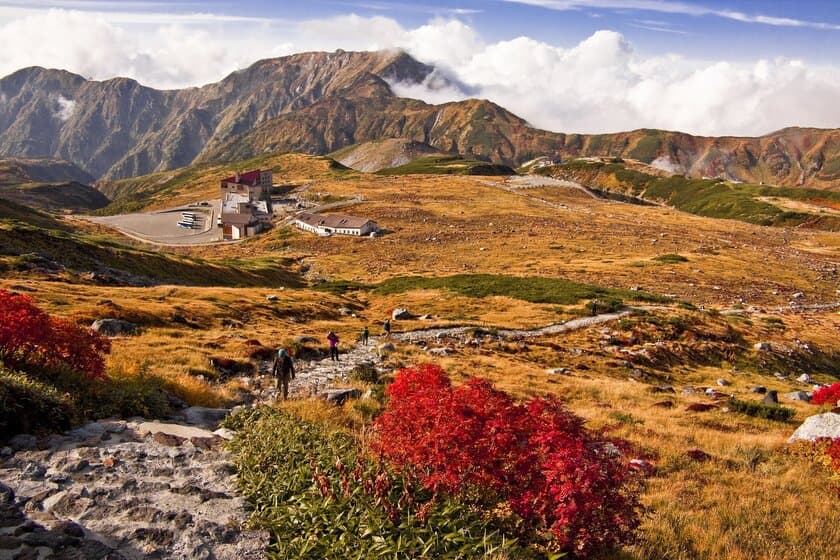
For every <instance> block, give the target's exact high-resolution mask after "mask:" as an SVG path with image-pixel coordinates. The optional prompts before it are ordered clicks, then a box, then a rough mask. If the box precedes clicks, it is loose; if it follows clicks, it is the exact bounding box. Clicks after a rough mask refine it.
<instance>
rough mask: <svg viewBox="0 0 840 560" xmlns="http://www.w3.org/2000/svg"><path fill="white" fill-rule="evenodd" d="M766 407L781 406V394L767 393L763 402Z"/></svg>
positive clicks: (776, 392) (775, 392)
mask: <svg viewBox="0 0 840 560" xmlns="http://www.w3.org/2000/svg"><path fill="white" fill-rule="evenodd" d="M761 402H763V403H764V404H766V405H770V406H773V405H776V404H779V392H778V391H767V394H766V395H764V399H763V400H762V401H761Z"/></svg>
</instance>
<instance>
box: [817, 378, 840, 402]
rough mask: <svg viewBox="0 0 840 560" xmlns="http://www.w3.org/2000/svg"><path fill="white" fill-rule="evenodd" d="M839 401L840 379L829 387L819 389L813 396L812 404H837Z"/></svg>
mask: <svg viewBox="0 0 840 560" xmlns="http://www.w3.org/2000/svg"><path fill="white" fill-rule="evenodd" d="M837 401H840V381H838V382H837V383H834V384H833V385H829V386H828V387H822V388H820V389H817V390H816V391H814V394H813V396H812V397H811V404H830V405H835V404H837Z"/></svg>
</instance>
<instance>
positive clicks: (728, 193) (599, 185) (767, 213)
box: [535, 160, 840, 231]
mask: <svg viewBox="0 0 840 560" xmlns="http://www.w3.org/2000/svg"><path fill="white" fill-rule="evenodd" d="M634 167H638V166H634ZM535 173H537V174H540V175H546V176H549V177H555V178H558V179H565V180H570V181H574V182H577V183H580V184H582V185H584V186H586V187H588V188H590V189H593V190H595V191H600V192H601V193H602V194H604V195H605V196H607V197H609V198H618V199H619V200H628V199H641V200H644V201H649V202H654V203H658V204H667V205H669V206H672V207H674V208H676V209H678V210H682V211H684V212H689V213H691V214H697V215H699V216H707V217H710V218H723V219H734V220H741V221H744V222H749V223H752V224H757V225H764V226H784V227H796V226H801V227H809V228H814V229H823V230H829V231H840V192H832V191H826V190H820V189H813V188H791V187H775V186H769V185H755V184H739V183H729V182H726V181H723V180H721V179H690V178H686V177H684V176H682V175H673V176H661V175H659V174H653V173H645V172H642V171H639V170H638V169H630V168H627V167H625V166H624V164H623V163H622V162H621V161H620V160H617V161H615V162H612V163H607V162H602V161H582V160H575V161H570V162H566V163H563V164H560V165H554V166H547V167H543V168H540V169H537V170H536V171H535Z"/></svg>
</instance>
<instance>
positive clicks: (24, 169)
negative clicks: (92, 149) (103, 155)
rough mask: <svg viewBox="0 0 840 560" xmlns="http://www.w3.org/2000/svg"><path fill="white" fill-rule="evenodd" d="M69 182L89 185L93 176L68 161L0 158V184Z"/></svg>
mask: <svg viewBox="0 0 840 560" xmlns="http://www.w3.org/2000/svg"><path fill="white" fill-rule="evenodd" d="M69 182H75V183H83V184H86V185H90V184H91V183H93V177H91V176H90V174H89V173H86V172H85V171H83V170H81V169H79V167H78V166H76V165H74V164H72V163H70V162H68V161H63V160H58V159H50V158H14V157H6V158H0V185H19V184H21V183H69Z"/></svg>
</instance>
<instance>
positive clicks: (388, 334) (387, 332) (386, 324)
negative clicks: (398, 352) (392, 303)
mask: <svg viewBox="0 0 840 560" xmlns="http://www.w3.org/2000/svg"><path fill="white" fill-rule="evenodd" d="M382 329H383V330H384V331H385V338H391V320H390V319H385V322H384V323H382Z"/></svg>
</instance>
